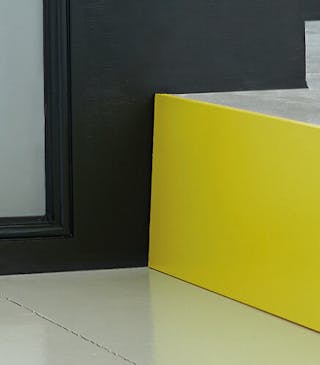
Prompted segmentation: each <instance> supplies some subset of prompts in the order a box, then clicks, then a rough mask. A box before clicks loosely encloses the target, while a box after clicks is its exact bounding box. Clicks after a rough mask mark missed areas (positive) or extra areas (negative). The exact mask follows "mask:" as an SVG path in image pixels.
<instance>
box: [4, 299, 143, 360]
mask: <svg viewBox="0 0 320 365" xmlns="http://www.w3.org/2000/svg"><path fill="white" fill-rule="evenodd" d="M0 298H2V299H4V300H6V301H7V302H9V303H11V304H13V305H16V306H18V307H20V308H23V309H25V310H26V311H28V312H30V313H32V314H33V315H34V316H36V317H38V318H40V319H42V320H44V321H47V322H49V323H51V324H52V325H54V326H56V327H59V328H60V329H63V330H65V331H67V332H68V333H69V334H71V335H74V336H77V337H79V338H80V339H82V340H84V341H86V342H88V343H90V344H91V345H94V346H96V347H98V348H100V349H102V350H104V351H106V352H108V353H109V354H110V355H112V356H114V357H116V358H118V359H120V360H122V361H125V362H126V363H128V364H131V365H138V364H137V363H136V362H134V361H132V360H130V359H128V358H126V357H125V356H123V355H121V354H119V353H118V352H115V351H113V350H112V349H110V348H109V347H106V346H104V345H102V344H99V343H98V342H96V341H94V340H91V339H90V338H88V337H87V336H85V335H83V334H81V333H80V332H76V331H74V330H72V329H70V328H68V327H66V326H64V325H63V324H61V323H59V322H56V321H54V320H53V319H50V318H49V317H47V316H45V315H43V314H41V313H39V312H37V311H36V310H34V309H32V308H30V307H27V306H26V305H24V304H22V303H20V302H18V301H17V300H16V299H13V298H10V297H7V296H6V295H4V294H3V293H0Z"/></svg>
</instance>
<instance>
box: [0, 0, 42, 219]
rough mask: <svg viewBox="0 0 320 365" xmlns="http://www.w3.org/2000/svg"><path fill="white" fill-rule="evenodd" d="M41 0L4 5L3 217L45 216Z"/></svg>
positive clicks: (0, 20)
mask: <svg viewBox="0 0 320 365" xmlns="http://www.w3.org/2000/svg"><path fill="white" fill-rule="evenodd" d="M42 7H43V4H42V0H0V217H14V216H32V215H44V214H45V153H44V144H45V136H44V133H45V132H44V127H45V123H44V90H43V89H44V87H43V84H44V75H43V19H42V17H43V16H42Z"/></svg>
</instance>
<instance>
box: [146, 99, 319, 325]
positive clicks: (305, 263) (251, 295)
mask: <svg viewBox="0 0 320 365" xmlns="http://www.w3.org/2000/svg"><path fill="white" fill-rule="evenodd" d="M319 263H320V128H319V127H317V126H312V125H308V124H304V123H299V122H294V121H290V120H286V119H282V118H277V117H271V116H267V115H263V114H258V113H253V112H249V111H244V110H238V109H233V108H230V107H225V106H219V105H215V104H209V103H203V102H198V101H192V100H186V99H183V98H180V97H176V96H170V95H157V96H156V110H155V130H154V156H153V176H152V202H151V228H150V257H149V265H150V267H152V268H154V269H157V270H159V271H162V272H165V273H168V274H170V275H173V276H175V277H178V278H181V279H183V280H186V281H188V282H191V283H194V284H196V285H199V286H201V287H204V288H207V289H209V290H212V291H214V292H217V293H220V294H223V295H226V296H228V297H231V298H234V299H236V300H239V301H241V302H244V303H247V304H250V305H252V306H255V307H257V308H260V309H263V310H265V311H267V312H270V313H273V314H275V315H278V316H281V317H283V318H286V319H289V320H291V321H293V322H296V323H299V324H301V325H304V326H306V327H309V328H312V329H314V330H317V331H320V265H319Z"/></svg>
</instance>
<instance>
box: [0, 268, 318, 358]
mask: <svg viewBox="0 0 320 365" xmlns="http://www.w3.org/2000/svg"><path fill="white" fill-rule="evenodd" d="M0 291H1V297H0V359H1V364H2V363H3V364H5V365H17V364H23V365H29V364H30V365H31V364H32V365H44V364H45V365H53V364H55V365H56V364H57V365H58V364H59V365H63V364H79V365H84V364H86V365H88V364H90V365H100V364H104V365H106V364H111V365H113V364H114V365H116V364H123V365H128V364H137V365H180V364H181V365H182V364H183V365H189V364H190V365H191V364H192V365H197V364H217V365H235V364H237V365H238V364H244V365H302V364H303V365H319V364H320V334H317V333H315V332H312V331H310V330H307V329H304V328H301V327H299V326H296V325H294V324H291V323H288V322H286V321H284V320H281V319H279V318H275V317H273V316H271V315H268V314H266V313H263V312H260V311H258V310H255V309H252V308H249V307H247V306H245V305H242V304H239V303H236V302H234V301H231V300H229V299H226V298H223V297H220V296H218V295H215V294H213V293H210V292H208V291H205V290H203V289H200V288H197V287H194V286H192V285H189V284H186V283H184V282H181V281H179V280H176V279H174V278H171V277H168V276H166V275H163V274H160V273H158V272H155V271H152V270H148V269H146V268H143V269H127V270H110V271H92V272H74V273H57V274H40V275H26V276H7V277H0Z"/></svg>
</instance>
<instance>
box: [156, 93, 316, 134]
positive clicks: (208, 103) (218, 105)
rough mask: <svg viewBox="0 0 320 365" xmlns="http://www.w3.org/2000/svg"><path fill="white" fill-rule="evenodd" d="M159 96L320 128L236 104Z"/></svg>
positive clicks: (162, 94) (160, 94) (159, 94)
mask: <svg viewBox="0 0 320 365" xmlns="http://www.w3.org/2000/svg"><path fill="white" fill-rule="evenodd" d="M158 98H168V99H176V100H180V101H183V102H185V103H188V104H198V105H207V106H210V107H213V108H218V109H223V110H230V111H237V112H239V113H242V114H249V115H256V116H260V117H261V116H263V117H266V118H269V119H270V120H276V121H278V122H284V123H290V124H296V125H299V126H302V127H309V128H312V129H318V130H319V129H320V125H317V124H311V123H308V122H304V121H302V120H296V119H290V118H284V117H280V116H279V117H277V116H275V115H271V114H265V113H259V112H255V111H252V110H249V109H241V108H237V107H234V106H228V105H222V104H215V103H210V102H208V101H202V100H193V99H186V98H184V97H183V96H178V95H173V94H165V93H156V94H155V99H156V100H157V99H158Z"/></svg>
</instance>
